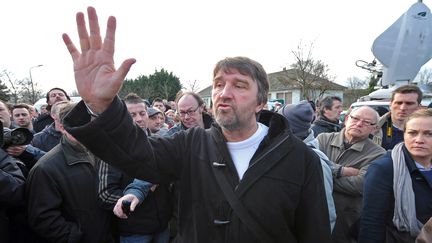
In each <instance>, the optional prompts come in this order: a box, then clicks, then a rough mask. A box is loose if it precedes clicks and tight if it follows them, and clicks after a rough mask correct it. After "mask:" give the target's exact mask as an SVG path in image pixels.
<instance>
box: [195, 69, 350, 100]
mask: <svg viewBox="0 0 432 243" xmlns="http://www.w3.org/2000/svg"><path fill="white" fill-rule="evenodd" d="M267 76H268V79H269V83H270V90H269V91H270V92H273V91H281V90H292V89H300V88H301V86H300V84H299V82H297V81H296V76H297V74H296V70H295V69H287V70H282V71H279V72H274V73H269V74H267ZM315 77H316V76H315ZM319 86H326V88H327V90H345V89H346V87H345V86H342V85H339V84H337V83H334V82H331V81H329V80H327V79H322V78H318V79H317V80H316V81H315V82H314V83H313V84H312V88H314V87H315V88H316V87H319ZM211 89H212V86H211V85H210V86H208V87H207V88H205V89H203V90H201V91H200V92H198V93H199V94H200V95H201V97H209V96H211Z"/></svg>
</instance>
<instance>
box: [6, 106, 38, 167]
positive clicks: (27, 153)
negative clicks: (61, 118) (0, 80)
mask: <svg viewBox="0 0 432 243" xmlns="http://www.w3.org/2000/svg"><path fill="white" fill-rule="evenodd" d="M0 122H2V127H3V129H4V132H6V133H7V132H9V131H11V130H10V128H11V112H10V108H9V106H8V105H7V104H6V103H5V102H3V101H1V100H0ZM29 131H30V130H29ZM25 133H26V134H27V136H32V137H33V135H32V134H31V132H30V135H29V134H28V133H27V132H25ZM30 141H31V138H30ZM30 141H28V142H26V143H21V144H18V145H17V144H16V143H15V144H14V143H13V142H12V143H10V142H8V143H6V144H5V146H3V147H2V148H3V149H4V150H5V151H6V152H7V153H8V154H9V155H11V156H13V157H14V158H16V159H19V160H20V161H22V162H23V163H24V164H25V171H24V173H25V174H26V172H27V171H29V170H30V169H31V168H32V167H33V165H34V164H35V163H36V162H37V161H38V160H39V159H40V157H42V156H43V155H44V154H45V152H44V151H42V150H40V149H38V148H36V147H33V146H31V145H28V144H29V143H30ZM21 169H23V168H21Z"/></svg>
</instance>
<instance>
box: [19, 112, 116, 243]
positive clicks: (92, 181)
mask: <svg viewBox="0 0 432 243" xmlns="http://www.w3.org/2000/svg"><path fill="white" fill-rule="evenodd" d="M71 106H72V104H68V105H66V106H64V107H62V109H61V111H60V119H61V118H62V117H64V115H65V114H66V113H67V112H68V111H69V110H70V108H71ZM61 130H62V133H63V137H62V138H61V141H60V144H58V145H57V146H55V147H54V148H53V149H51V150H50V151H49V152H48V153H47V154H45V155H44V156H43V157H42V158H41V159H40V160H39V161H38V162H37V163H36V165H35V166H34V167H33V168H32V169H31V170H30V173H29V176H28V185H27V188H26V194H27V199H28V214H29V215H28V218H29V224H30V227H31V228H32V229H33V230H34V231H35V232H36V233H38V234H39V235H40V236H41V237H43V238H44V239H47V240H49V241H50V242H70V243H72V242H76V243H78V242H80V243H93V242H101V243H102V242H114V241H113V239H112V237H111V234H110V232H109V230H110V223H111V221H110V220H109V219H110V214H109V213H107V212H106V211H105V210H103V209H102V208H100V207H99V205H98V203H97V182H98V176H97V170H96V168H97V165H98V163H99V159H98V158H96V157H95V156H94V155H93V154H91V153H90V152H89V151H88V150H87V149H86V148H85V147H84V146H83V145H82V144H80V143H79V142H78V141H76V140H75V138H74V137H73V136H71V135H70V134H69V133H67V132H66V131H65V130H64V128H61Z"/></svg>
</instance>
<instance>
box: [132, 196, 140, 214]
mask: <svg viewBox="0 0 432 243" xmlns="http://www.w3.org/2000/svg"><path fill="white" fill-rule="evenodd" d="M138 203H139V200H138V198H137V197H135V196H134V197H133V198H132V202H131V205H130V210H131V212H133V211H135V208H136V206H137V205H138Z"/></svg>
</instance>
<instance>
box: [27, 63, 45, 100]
mask: <svg viewBox="0 0 432 243" xmlns="http://www.w3.org/2000/svg"><path fill="white" fill-rule="evenodd" d="M42 66H43V65H42V64H39V65H36V66H33V67H31V68H30V69H29V74H30V82H31V103H32V104H33V103H35V102H36V95H35V90H34V84H33V79H32V74H31V70H32V69H33V68H38V67H42Z"/></svg>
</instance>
